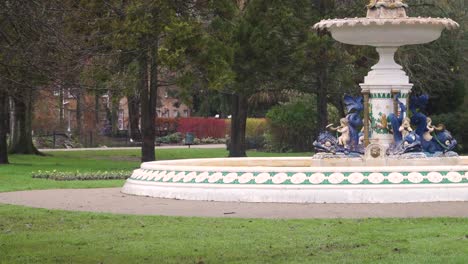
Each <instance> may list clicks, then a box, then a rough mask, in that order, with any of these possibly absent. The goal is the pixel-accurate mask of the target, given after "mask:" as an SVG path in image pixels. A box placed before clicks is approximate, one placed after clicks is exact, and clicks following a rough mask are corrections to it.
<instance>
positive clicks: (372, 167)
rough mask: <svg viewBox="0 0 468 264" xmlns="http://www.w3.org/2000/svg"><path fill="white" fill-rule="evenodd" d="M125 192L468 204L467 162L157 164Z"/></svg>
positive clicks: (193, 197)
mask: <svg viewBox="0 0 468 264" xmlns="http://www.w3.org/2000/svg"><path fill="white" fill-rule="evenodd" d="M312 164H313V166H311V165H312ZM122 192H123V193H126V194H132V195H140V196H150V197H159V198H170V199H184V200H204V201H229V202H283V203H409V202H436V201H437V202H438V201H468V157H453V158H427V159H421V160H420V159H414V160H393V161H392V160H387V161H382V162H380V163H379V162H376V161H372V162H370V161H366V160H365V159H363V158H347V159H346V158H345V159H320V160H314V159H312V158H311V157H293V158H286V157H282V158H218V159H187V160H172V161H155V162H147V163H143V164H142V165H141V167H140V169H137V170H135V171H134V172H133V174H132V176H131V177H130V178H129V179H128V180H127V181H126V183H125V185H124V187H123V189H122Z"/></svg>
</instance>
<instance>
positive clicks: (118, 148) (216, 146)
mask: <svg viewBox="0 0 468 264" xmlns="http://www.w3.org/2000/svg"><path fill="white" fill-rule="evenodd" d="M187 148H188V146H184V145H177V146H156V150H158V149H187ZM190 148H194V149H214V148H226V144H206V145H191V146H190ZM129 149H130V150H131V149H141V147H116V148H71V149H39V151H41V152H54V151H82V150H129Z"/></svg>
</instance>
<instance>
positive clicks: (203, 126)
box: [177, 117, 226, 138]
mask: <svg viewBox="0 0 468 264" xmlns="http://www.w3.org/2000/svg"><path fill="white" fill-rule="evenodd" d="M177 132H180V133H183V134H185V133H187V132H191V133H194V134H195V137H197V138H207V137H212V138H224V137H225V136H226V122H225V121H224V119H216V118H203V117H189V118H179V122H178V126H177Z"/></svg>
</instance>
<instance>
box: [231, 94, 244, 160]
mask: <svg viewBox="0 0 468 264" xmlns="http://www.w3.org/2000/svg"><path fill="white" fill-rule="evenodd" d="M231 100H232V101H231V104H232V119H231V138H230V140H231V143H230V146H229V157H246V156H247V154H246V153H245V147H246V146H245V128H246V124H247V111H248V101H247V97H246V96H245V95H237V94H235V95H233V96H232V98H231Z"/></svg>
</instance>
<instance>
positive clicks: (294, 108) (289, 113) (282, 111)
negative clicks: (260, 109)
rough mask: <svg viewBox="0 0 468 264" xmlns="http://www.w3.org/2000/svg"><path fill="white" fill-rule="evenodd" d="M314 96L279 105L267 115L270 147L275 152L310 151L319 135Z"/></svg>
mask: <svg viewBox="0 0 468 264" xmlns="http://www.w3.org/2000/svg"><path fill="white" fill-rule="evenodd" d="M315 101H316V100H315V97H314V96H310V95H309V96H304V97H301V98H299V99H295V100H293V101H291V102H288V103H284V104H282V105H278V106H275V107H273V108H272V109H270V111H268V113H267V119H268V133H269V136H268V137H267V139H268V145H269V147H270V148H271V149H272V150H274V151H280V152H286V151H291V150H292V151H310V150H311V149H312V142H313V140H312V138H313V136H314V135H315V134H316V133H317V125H316V122H317V121H316V115H317V114H316V113H317V108H316V104H315Z"/></svg>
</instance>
